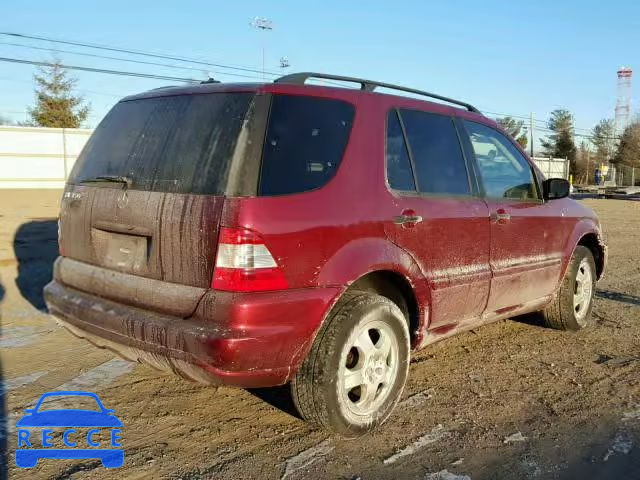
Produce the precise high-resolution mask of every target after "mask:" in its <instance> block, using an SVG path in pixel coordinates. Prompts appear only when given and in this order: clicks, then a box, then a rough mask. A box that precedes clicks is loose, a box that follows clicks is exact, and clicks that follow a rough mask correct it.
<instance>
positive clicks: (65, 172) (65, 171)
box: [62, 128, 69, 183]
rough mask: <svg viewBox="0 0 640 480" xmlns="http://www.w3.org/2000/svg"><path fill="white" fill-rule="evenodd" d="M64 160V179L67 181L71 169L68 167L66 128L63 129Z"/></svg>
mask: <svg viewBox="0 0 640 480" xmlns="http://www.w3.org/2000/svg"><path fill="white" fill-rule="evenodd" d="M62 162H63V168H64V181H65V183H66V182H67V177H68V175H69V170H68V168H67V133H66V129H65V128H63V129H62Z"/></svg>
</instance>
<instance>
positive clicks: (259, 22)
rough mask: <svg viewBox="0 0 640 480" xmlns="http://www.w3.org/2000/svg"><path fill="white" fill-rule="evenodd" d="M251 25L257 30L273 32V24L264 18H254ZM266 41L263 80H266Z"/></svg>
mask: <svg viewBox="0 0 640 480" xmlns="http://www.w3.org/2000/svg"><path fill="white" fill-rule="evenodd" d="M249 25H251V26H252V27H253V28H257V29H258V30H262V31H268V30H273V22H271V20H268V19H266V18H264V17H256V18H254V19H253V20H252V21H251V22H250V23H249ZM264 79H265V78H264V40H263V42H262V80H264Z"/></svg>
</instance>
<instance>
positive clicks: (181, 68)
mask: <svg viewBox="0 0 640 480" xmlns="http://www.w3.org/2000/svg"><path fill="white" fill-rule="evenodd" d="M0 45H10V46H13V47H21V48H31V49H34V50H44V51H49V52H56V53H67V54H71V55H81V56H84V57H92V58H103V59H106V60H116V61H120V62H129V63H137V64H141V65H154V66H157V67H165V68H175V69H178V70H191V71H193V70H195V71H198V72H201V73H202V72H203V71H204V70H203V69H201V68H197V67H191V66H188V65H185V66H180V65H171V64H168V63H159V62H148V61H145V60H134V59H132V58H122V57H112V56H109V55H98V54H95V53H86V52H74V51H72V50H62V49H58V48H51V47H37V46H35V45H25V44H24V43H13V42H0ZM206 72H207V73H215V74H220V75H228V76H232V77H241V78H252V79H258V78H259V77H257V76H255V75H243V74H241V73H233V72H220V71H210V70H206Z"/></svg>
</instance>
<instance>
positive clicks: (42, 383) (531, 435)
mask: <svg viewBox="0 0 640 480" xmlns="http://www.w3.org/2000/svg"><path fill="white" fill-rule="evenodd" d="M59 196H60V192H57V191H44V192H37V193H36V192H24V191H22V192H19V191H14V192H12V191H0V307H1V310H0V312H1V313H0V315H1V316H0V362H1V363H0V380H2V382H3V384H4V396H3V395H2V390H0V408H1V410H0V411H4V415H3V419H2V421H1V422H0V437H4V441H3V440H0V446H1V447H2V448H3V449H4V450H6V451H5V458H4V459H2V458H0V478H2V477H3V476H4V475H7V474H8V475H9V476H10V477H11V478H35V477H37V478H92V479H98V478H100V479H103V478H125V477H126V478H160V477H169V478H182V479H196V478H276V479H277V478H284V477H286V478H289V479H296V478H303V477H308V478H342V479H352V478H353V479H355V478H362V479H374V478H389V479H391V478H393V479H396V478H416V479H431V480H435V479H443V480H445V479H446V480H451V479H458V480H461V479H465V478H467V477H465V476H464V475H467V476H468V477H470V478H471V479H473V480H480V479H547V478H549V479H570V478H590V479H636V480H637V479H640V202H627V201H618V200H585V203H586V204H588V205H590V206H591V207H593V208H594V209H595V210H596V211H597V212H598V214H599V215H600V218H601V220H602V223H603V225H604V229H605V233H606V238H607V240H608V243H609V246H610V255H609V268H608V272H607V275H606V278H605V279H604V280H603V281H602V282H600V283H599V284H598V290H597V301H596V304H595V309H594V314H595V317H596V319H597V326H596V327H595V328H591V329H589V330H587V331H583V332H580V333H577V334H571V333H561V332H556V331H551V330H547V329H544V328H541V327H540V326H538V325H536V323H535V320H534V319H528V320H527V319H524V320H523V319H519V321H511V320H510V321H502V322H499V323H496V324H493V325H490V326H486V327H483V328H481V329H478V330H477V331H475V332H470V333H467V334H463V335H460V336H458V337H455V338H453V339H450V340H446V341H443V342H441V343H439V344H437V345H434V346H431V347H429V348H427V349H426V350H423V351H421V352H419V353H417V354H416V355H415V357H414V359H413V361H412V365H411V371H410V375H409V381H408V384H407V387H406V389H405V398H404V400H403V402H402V404H401V405H400V407H399V408H398V409H397V411H396V413H395V414H394V415H393V416H392V418H391V419H390V420H389V421H388V422H387V424H386V425H385V426H384V427H383V428H381V429H380V430H379V431H377V432H375V433H374V434H372V435H369V436H366V437H364V438H361V439H358V440H342V439H340V438H336V437H332V436H330V435H328V434H326V433H324V432H322V431H317V430H314V429H312V428H310V427H309V426H308V425H306V424H305V423H303V422H302V421H301V420H300V419H298V418H297V417H296V416H295V412H294V410H293V408H292V406H291V403H290V401H289V400H288V397H287V395H286V390H285V389H283V388H276V389H269V390H258V391H246V390H240V389H229V388H218V389H215V388H210V387H203V386H199V385H196V384H191V383H187V382H185V381H183V380H180V379H179V378H176V377H173V376H170V375H166V374H163V373H159V372H156V371H154V370H152V369H150V368H148V367H146V366H143V365H135V364H130V363H127V362H124V361H122V360H119V359H114V357H113V355H112V354H110V353H109V352H107V351H103V350H99V349H96V348H94V347H92V346H91V345H89V344H86V343H85V342H84V341H82V340H79V339H76V338H75V337H72V336H71V335H70V334H69V333H67V332H66V331H64V330H63V329H61V328H59V327H58V326H57V325H56V323H55V322H54V320H53V319H51V318H50V317H49V316H48V315H46V314H45V313H44V312H43V308H44V305H43V301H42V295H41V289H42V286H43V285H44V284H45V283H46V282H47V281H48V278H49V276H50V275H51V263H52V261H53V259H54V258H55V256H56V255H57V246H56V223H55V217H56V214H57V203H58V197H59ZM55 389H58V390H89V391H95V392H96V393H98V394H99V396H100V398H101V399H102V401H103V403H104V404H105V406H106V407H107V408H113V409H115V411H116V415H117V416H118V417H119V418H120V419H121V420H122V422H123V424H124V427H123V432H122V436H123V446H124V448H125V464H124V466H123V467H122V468H120V469H117V470H106V469H104V468H103V467H102V466H101V465H100V463H99V461H93V460H85V461H63V460H44V461H41V462H40V463H39V464H38V466H37V467H36V468H35V469H33V470H21V469H18V468H17V467H16V466H15V462H14V460H13V455H14V453H13V452H14V450H15V447H16V444H17V434H16V431H15V422H16V421H17V420H18V419H19V418H20V417H21V415H22V411H23V410H24V408H27V406H29V405H30V404H32V403H33V402H34V401H35V400H36V399H37V398H38V397H39V396H40V395H41V394H42V393H44V392H47V391H51V390H55ZM443 470H447V471H448V472H451V473H452V474H455V475H458V476H448V475H446V474H444V473H442V471H443ZM437 472H441V473H440V474H439V475H437V474H436V473H437Z"/></svg>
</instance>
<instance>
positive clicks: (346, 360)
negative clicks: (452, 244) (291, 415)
mask: <svg viewBox="0 0 640 480" xmlns="http://www.w3.org/2000/svg"><path fill="white" fill-rule="evenodd" d="M409 357H410V346H409V328H408V325H407V320H406V317H404V316H403V314H402V312H401V310H400V309H399V308H398V306H397V305H396V304H395V303H393V302H392V301H391V300H389V299H388V298H386V297H382V296H380V295H375V294H372V293H358V294H347V295H345V296H344V297H343V298H342V299H341V300H340V301H339V302H338V303H337V304H336V306H335V307H334V308H333V310H332V312H331V313H330V314H329V316H328V317H327V319H326V320H325V322H324V324H323V326H322V327H321V329H320V331H319V332H318V334H317V336H316V338H315V340H314V343H313V346H312V347H311V351H310V352H309V355H307V358H306V359H305V360H304V362H303V363H302V365H301V366H300V368H299V369H298V372H297V373H296V375H295V377H294V379H293V380H292V382H291V392H292V397H293V401H294V403H295V405H296V407H297V409H298V411H299V412H300V414H301V415H302V417H303V418H304V419H305V420H307V421H309V422H311V423H314V424H316V425H319V426H321V427H323V428H325V429H327V430H330V431H332V432H334V433H338V434H340V435H342V436H345V437H358V436H361V435H364V434H365V433H367V432H369V431H371V430H373V429H374V428H376V427H377V426H378V425H381V424H382V423H384V421H385V420H387V418H389V415H391V412H392V411H393V409H394V408H395V406H396V404H397V403H398V400H399V399H400V396H401V394H402V390H403V388H404V384H405V382H406V379H407V374H408V371H409Z"/></svg>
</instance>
